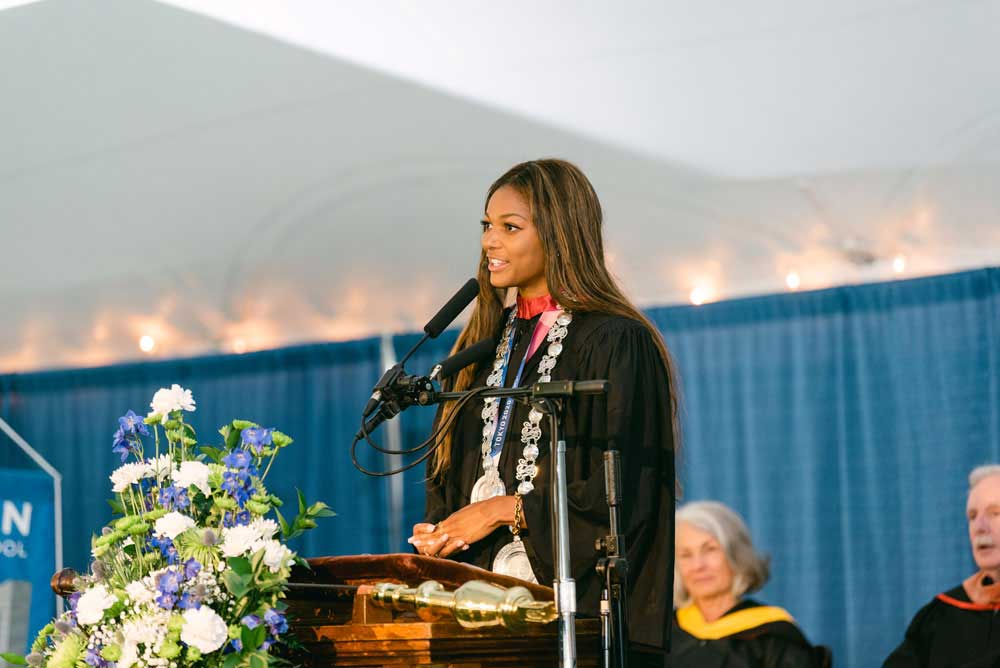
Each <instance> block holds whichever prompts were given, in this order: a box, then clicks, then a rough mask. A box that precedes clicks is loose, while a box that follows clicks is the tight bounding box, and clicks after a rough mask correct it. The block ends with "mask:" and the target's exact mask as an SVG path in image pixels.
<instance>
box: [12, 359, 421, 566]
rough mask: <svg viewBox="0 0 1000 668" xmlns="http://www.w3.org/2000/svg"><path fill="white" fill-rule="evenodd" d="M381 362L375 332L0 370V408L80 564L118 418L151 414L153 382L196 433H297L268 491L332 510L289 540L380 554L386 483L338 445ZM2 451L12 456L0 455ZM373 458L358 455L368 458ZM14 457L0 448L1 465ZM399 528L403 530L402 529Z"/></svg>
mask: <svg viewBox="0 0 1000 668" xmlns="http://www.w3.org/2000/svg"><path fill="white" fill-rule="evenodd" d="M380 373H381V370H380V369H379V342H378V339H365V340H362V341H352V342H348V343H335V344H324V345H312V346H299V347H295V348H286V349H282V350H275V351H267V352H260V353H252V354H248V355H243V356H219V357H203V358H195V359H188V360H179V361H170V362H155V363H146V364H128V365H118V366H112V367H106V368H100V369H84V370H77V371H56V372H42V373H32V374H24V375H12V376H0V416H3V417H4V418H5V419H6V420H7V421H8V422H10V424H11V426H12V427H14V429H16V430H17V431H18V432H20V433H21V435H22V436H23V437H24V438H25V439H26V440H27V441H28V442H29V443H31V444H32V445H33V446H34V447H35V448H36V449H37V450H38V451H39V452H41V454H42V455H43V456H44V457H46V458H47V459H48V460H49V461H50V462H51V463H52V464H53V466H55V467H56V468H57V469H58V470H59V471H61V472H62V474H63V481H64V482H63V496H64V499H65V501H64V504H63V508H64V515H63V516H64V520H63V525H64V527H65V528H64V536H65V562H66V564H67V566H72V567H74V568H77V569H78V570H79V569H82V568H84V567H86V566H87V558H88V555H89V553H90V537H91V534H92V533H94V532H96V531H99V530H100V527H101V526H102V525H103V524H104V523H105V522H106V521H107V520H108V519H109V517H110V509H109V507H108V505H107V503H106V501H105V499H107V498H109V497H110V496H111V483H110V481H109V479H108V476H109V475H110V473H111V472H112V471H113V470H114V469H115V468H117V467H118V466H120V460H119V459H118V457H117V456H116V455H115V454H113V453H112V452H111V434H112V432H113V431H114V429H115V428H116V427H117V419H118V416H119V415H122V414H124V412H125V411H126V410H127V409H129V408H131V409H133V410H135V411H136V412H137V413H140V414H145V413H146V412H148V411H149V401H150V399H151V398H152V396H153V393H154V392H155V391H156V390H157V389H158V388H160V387H169V386H170V384H171V383H179V384H181V385H182V386H183V387H186V388H189V389H191V390H192V392H193V393H194V398H195V401H196V402H197V408H196V411H195V412H194V413H192V414H190V417H189V422H191V424H193V425H194V427H195V428H196V429H197V430H198V436H199V441H201V442H208V443H221V441H222V438H221V436H219V435H218V433H217V432H216V430H217V429H218V428H219V427H220V426H221V425H223V424H225V423H227V422H228V421H230V420H232V419H234V418H245V419H249V420H253V421H255V422H259V423H261V424H264V425H266V426H273V427H277V428H278V429H280V430H281V431H283V432H285V433H286V434H288V435H290V436H292V437H293V438H294V439H295V443H294V444H293V445H292V446H291V447H290V448H289V449H287V450H285V451H283V452H282V454H281V455H280V456H279V458H278V460H277V462H276V463H275V465H274V468H272V470H271V473H270V474H269V475H268V480H267V484H268V488H269V490H270V491H272V492H273V493H275V494H278V495H279V496H280V497H281V498H282V499H284V500H285V501H286V502H287V503H288V504H291V507H286V508H285V509H283V511H284V510H287V511H288V513H286V517H287V516H288V515H291V516H294V515H295V512H296V509H295V505H294V504H295V488H298V489H301V490H302V492H303V493H304V494H305V495H306V498H307V500H308V501H310V502H312V501H316V500H322V501H326V502H327V503H328V504H329V505H330V506H331V507H332V508H333V509H334V510H335V511H336V512H337V513H338V516H337V517H335V518H330V519H325V520H320V522H321V524H320V528H318V529H316V530H314V531H312V532H309V533H307V534H306V535H305V536H303V537H302V538H300V539H298V542H297V543H296V544H295V547H296V548H297V549H298V550H300V551H301V552H302V553H304V554H306V555H308V556H312V555H321V554H354V553H361V552H389V551H393V550H392V549H390V546H389V544H388V539H387V536H388V535H389V534H388V526H389V518H388V516H387V514H386V512H385V508H386V481H384V480H378V479H374V478H367V477H365V476H362V475H361V474H359V473H358V472H357V471H356V470H355V469H354V467H353V466H352V465H351V460H350V456H349V454H348V446H349V445H350V442H351V437H352V435H353V434H354V433H355V432H356V431H357V428H358V415H359V414H360V412H361V408H362V407H363V406H364V402H365V401H366V399H367V396H366V394H365V391H364V390H365V388H368V393H370V392H371V389H370V388H371V386H372V384H373V382H374V381H373V379H377V377H378V375H379V374H380ZM9 460H10V461H9ZM379 461H381V460H380V458H376V457H373V456H371V455H370V454H369V453H365V458H364V462H365V463H366V464H367V465H368V466H376V465H377V464H378V462H379ZM21 463H22V462H21V460H20V457H18V456H17V454H16V453H11V452H9V451H3V452H0V468H3V467H4V466H16V465H20V464H21ZM407 535H409V534H407Z"/></svg>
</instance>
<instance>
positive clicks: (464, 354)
mask: <svg viewBox="0 0 1000 668" xmlns="http://www.w3.org/2000/svg"><path fill="white" fill-rule="evenodd" d="M496 346H497V343H496V341H495V340H493V339H483V340H482V341H479V342H478V343H473V344H472V345H471V346H469V347H468V348H463V349H462V350H459V351H458V352H457V353H455V354H454V355H452V356H451V357H449V358H448V359H446V360H444V361H441V362H438V363H437V364H436V365H435V366H434V369H433V370H432V371H431V376H430V378H431V380H438V381H442V380H444V379H445V378H451V377H452V376H454V375H455V374H456V373H458V372H459V371H461V370H462V369H464V368H465V367H467V366H469V365H470V364H478V363H479V362H484V361H486V360H487V359H490V358H491V357H493V355H494V354H495V352H496Z"/></svg>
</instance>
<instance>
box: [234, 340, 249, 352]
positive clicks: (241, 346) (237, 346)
mask: <svg viewBox="0 0 1000 668" xmlns="http://www.w3.org/2000/svg"><path fill="white" fill-rule="evenodd" d="M246 351H247V342H246V341H244V340H243V339H233V352H234V353H236V354H237V355H242V354H243V353H245V352H246Z"/></svg>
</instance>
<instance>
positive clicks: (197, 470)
mask: <svg viewBox="0 0 1000 668" xmlns="http://www.w3.org/2000/svg"><path fill="white" fill-rule="evenodd" d="M209 473H210V471H209V469H208V467H207V466H206V465H205V464H202V463H201V462H182V463H181V467H180V468H179V469H177V470H176V471H174V474H173V476H172V477H173V480H174V484H175V485H177V486H179V487H184V488H185V489H186V488H188V487H191V486H192V485H193V486H195V487H197V488H198V489H200V490H201V493H202V494H204V495H205V496H208V495H209V494H211V491H212V490H211V489H209V487H208V474H209Z"/></svg>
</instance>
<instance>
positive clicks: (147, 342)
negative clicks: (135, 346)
mask: <svg viewBox="0 0 1000 668" xmlns="http://www.w3.org/2000/svg"><path fill="white" fill-rule="evenodd" d="M155 347H156V340H155V339H153V337H152V336H150V335H149V334H143V335H142V336H141V337H139V350H141V351H142V352H144V353H151V352H153V348H155Z"/></svg>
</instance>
